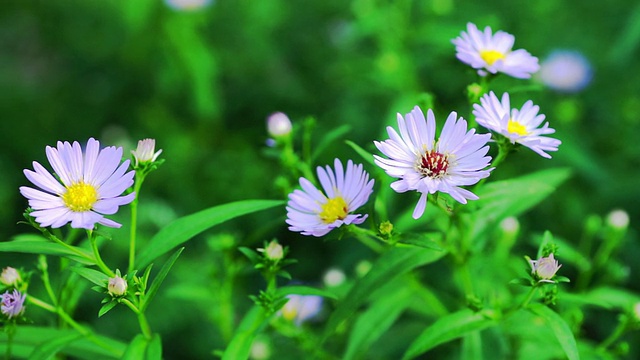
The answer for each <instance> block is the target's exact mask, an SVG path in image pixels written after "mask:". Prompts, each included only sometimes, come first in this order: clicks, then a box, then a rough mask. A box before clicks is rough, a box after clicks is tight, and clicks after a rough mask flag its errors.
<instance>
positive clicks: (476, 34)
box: [452, 23, 540, 79]
mask: <svg viewBox="0 0 640 360" xmlns="http://www.w3.org/2000/svg"><path fill="white" fill-rule="evenodd" d="M452 42H453V44H454V45H455V46H456V57H457V58H458V60H460V61H462V62H463V63H465V64H468V65H470V66H471V67H473V68H474V69H480V70H479V71H478V74H480V75H481V76H485V75H487V72H489V73H491V74H496V73H499V72H501V73H505V74H507V75H509V76H513V77H515V78H519V79H528V78H530V77H531V74H532V73H535V72H536V71H538V70H539V69H540V65H538V58H536V57H535V56H531V54H529V52H527V51H526V50H523V49H519V50H511V49H512V48H513V43H514V42H515V37H514V36H513V35H511V34H508V33H506V32H504V31H497V32H496V33H495V34H492V32H491V28H490V27H489V26H487V27H485V28H484V31H480V30H478V27H477V26H476V25H475V24H472V23H468V24H467V32H464V31H463V32H462V33H460V36H459V37H457V38H455V39H453V40H452Z"/></svg>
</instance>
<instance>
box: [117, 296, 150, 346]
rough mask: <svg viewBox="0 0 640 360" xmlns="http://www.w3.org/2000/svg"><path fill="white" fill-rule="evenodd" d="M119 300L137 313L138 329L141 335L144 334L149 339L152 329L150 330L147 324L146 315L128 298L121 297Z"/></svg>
mask: <svg viewBox="0 0 640 360" xmlns="http://www.w3.org/2000/svg"><path fill="white" fill-rule="evenodd" d="M120 301H121V302H122V303H123V304H125V305H126V306H127V307H128V308H129V309H131V311H133V312H134V313H136V315H138V323H139V324H140V331H141V332H142V335H144V337H145V338H146V339H147V340H151V338H152V337H153V331H151V326H149V321H147V317H146V316H145V315H144V313H143V312H142V311H140V309H139V308H138V307H137V306H135V305H134V304H133V303H132V302H131V301H129V300H128V299H121V300H120Z"/></svg>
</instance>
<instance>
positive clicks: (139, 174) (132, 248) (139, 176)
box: [128, 171, 146, 273]
mask: <svg viewBox="0 0 640 360" xmlns="http://www.w3.org/2000/svg"><path fill="white" fill-rule="evenodd" d="M145 175H146V174H145V172H144V171H136V182H135V183H134V185H133V191H134V192H135V193H136V197H135V199H133V201H132V202H131V229H130V232H129V271H128V272H129V273H131V272H133V270H134V269H135V261H136V236H137V232H138V198H139V197H140V189H141V187H142V183H143V182H144V178H145Z"/></svg>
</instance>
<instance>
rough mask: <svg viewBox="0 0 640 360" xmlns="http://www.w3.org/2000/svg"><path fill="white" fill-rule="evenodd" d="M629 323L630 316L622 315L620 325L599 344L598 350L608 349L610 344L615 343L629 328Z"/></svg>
mask: <svg viewBox="0 0 640 360" xmlns="http://www.w3.org/2000/svg"><path fill="white" fill-rule="evenodd" d="M628 323H629V318H628V317H627V316H625V315H621V316H620V321H619V322H618V326H616V328H615V329H614V330H613V332H612V333H611V335H609V337H607V338H606V339H604V340H603V341H602V343H600V345H598V350H606V349H607V348H608V347H609V346H611V345H613V343H614V342H616V340H618V338H620V336H622V335H623V334H624V333H625V331H626V330H627V326H628Z"/></svg>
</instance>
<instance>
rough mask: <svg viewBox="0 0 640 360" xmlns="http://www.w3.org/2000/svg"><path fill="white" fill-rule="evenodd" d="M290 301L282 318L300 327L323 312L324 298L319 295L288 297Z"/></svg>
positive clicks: (284, 308) (284, 309) (282, 311)
mask: <svg viewBox="0 0 640 360" xmlns="http://www.w3.org/2000/svg"><path fill="white" fill-rule="evenodd" d="M287 298H288V299H289V301H287V303H286V304H285V305H284V306H283V307H282V310H281V314H282V317H283V318H285V319H287V320H289V321H294V322H295V323H296V325H298V326H300V325H302V323H303V322H305V321H307V320H310V319H312V318H313V317H315V316H316V315H318V314H319V313H320V310H322V297H321V296H317V295H287Z"/></svg>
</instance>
